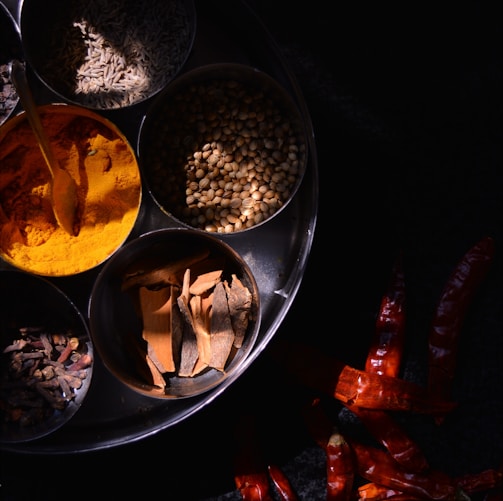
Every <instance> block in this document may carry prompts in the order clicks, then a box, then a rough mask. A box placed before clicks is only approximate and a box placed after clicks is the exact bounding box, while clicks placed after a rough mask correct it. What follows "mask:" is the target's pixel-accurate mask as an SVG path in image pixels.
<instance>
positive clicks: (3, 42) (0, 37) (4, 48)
mask: <svg viewBox="0 0 503 501" xmlns="http://www.w3.org/2000/svg"><path fill="white" fill-rule="evenodd" d="M13 59H22V47H21V35H20V33H19V28H18V26H17V23H16V21H15V20H14V18H13V17H12V15H11V13H10V12H9V11H8V10H7V7H5V6H4V5H3V4H2V3H1V2H0V125H2V124H3V123H4V122H5V121H6V120H7V119H8V118H9V117H10V116H11V115H12V114H13V112H14V109H15V108H16V106H17V104H18V102H19V97H18V95H17V92H16V89H15V88H14V85H13V83H12V81H11V79H10V71H9V63H10V62H11V61H12V60H13Z"/></svg>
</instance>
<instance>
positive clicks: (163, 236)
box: [88, 228, 262, 400]
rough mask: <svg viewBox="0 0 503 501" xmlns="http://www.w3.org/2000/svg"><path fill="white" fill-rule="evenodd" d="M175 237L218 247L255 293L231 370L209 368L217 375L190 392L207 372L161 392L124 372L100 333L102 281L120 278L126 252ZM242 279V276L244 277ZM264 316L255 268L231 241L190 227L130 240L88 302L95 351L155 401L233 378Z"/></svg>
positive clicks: (129, 383) (109, 367) (208, 388)
mask: <svg viewBox="0 0 503 501" xmlns="http://www.w3.org/2000/svg"><path fill="white" fill-rule="evenodd" d="M173 236H174V237H175V238H179V239H180V241H181V242H182V243H183V242H186V239H187V238H188V239H190V240H191V242H190V243H192V244H194V243H195V242H196V241H197V240H201V243H202V244H204V242H208V243H209V244H210V245H211V246H212V249H214V250H216V251H217V252H218V253H223V254H224V255H225V257H227V258H229V259H231V260H232V264H233V266H234V267H236V266H237V267H239V268H240V269H241V270H242V272H243V273H242V274H243V276H245V277H246V282H249V287H250V288H251V290H250V292H251V293H252V314H251V315H252V316H251V317H250V318H251V319H252V321H251V322H250V324H251V326H250V325H249V326H248V330H247V333H246V336H245V342H244V343H243V347H242V348H241V349H239V350H238V353H239V358H236V357H235V358H234V359H233V360H232V361H231V365H230V367H229V370H226V371H225V372H223V373H221V372H219V371H217V370H216V369H210V371H208V372H207V373H206V374H210V376H211V375H216V376H217V378H213V379H211V377H210V376H207V379H210V382H209V383H208V384H206V385H202V386H203V387H202V388H197V389H196V390H194V391H193V392H191V393H189V394H186V393H181V391H182V390H181V388H183V386H184V383H186V382H187V383H188V382H190V381H196V383H195V384H194V385H193V386H197V382H198V381H205V382H206V379H203V378H204V375H197V376H194V377H179V376H174V377H173V379H172V381H174V385H173V387H172V388H171V390H170V388H169V387H167V388H166V391H165V392H162V391H159V390H158V389H156V388H155V387H154V386H153V385H149V384H147V383H142V382H140V381H139V378H138V377H136V378H135V377H133V376H131V375H130V373H127V372H126V371H125V369H124V367H123V366H122V367H120V363H119V362H117V358H111V357H109V354H110V353H111V351H110V350H109V349H107V345H109V344H111V343H107V342H105V341H104V340H103V339H102V337H101V335H100V332H101V328H102V325H101V324H100V323H99V321H98V313H99V310H100V309H101V308H102V307H103V301H102V298H103V297H104V295H105V294H104V293H103V290H104V287H103V284H104V282H105V281H106V280H108V279H109V278H111V277H115V279H117V275H118V274H120V271H123V270H124V268H125V264H124V263H121V261H123V260H124V259H125V255H126V253H129V252H131V251H133V252H134V251H136V252H137V255H136V256H135V257H138V255H143V253H144V252H148V248H147V245H151V244H155V243H160V244H164V245H171V242H172V237H173ZM240 278H241V279H242V277H240ZM116 286H117V284H116ZM112 289H113V287H111V286H109V287H108V288H107V289H106V296H107V297H108V298H110V296H111V294H110V291H111V290H112ZM113 290H114V292H116V290H115V289H113ZM107 312H108V313H107V315H108V317H111V316H112V314H113V312H112V311H110V308H107ZM261 317H262V314H261V300H260V291H259V288H258V285H257V281H256V279H255V276H254V274H253V271H252V269H251V267H250V266H249V265H248V264H247V263H246V261H245V260H244V258H243V257H242V256H241V255H240V254H239V253H238V252H237V251H236V250H235V249H234V248H233V247H232V246H231V245H230V244H228V243H227V242H225V241H223V240H221V239H220V238H218V237H217V236H215V235H213V234H211V233H203V232H201V231H197V230H194V229H191V228H161V229H155V230H151V231H148V232H145V233H143V234H141V235H140V236H138V237H137V238H135V239H134V240H131V241H130V242H128V243H127V244H126V245H124V246H123V247H122V248H121V249H120V250H119V252H117V253H116V254H114V255H113V256H112V258H111V259H110V260H108V261H107V263H106V264H105V266H104V267H103V268H102V269H101V270H100V272H99V274H98V277H97V278H96V280H95V282H94V285H93V287H92V290H91V294H90V296H89V301H88V318H89V328H90V333H91V338H92V339H93V346H94V348H95V352H96V353H97V354H98V356H99V357H100V359H101V361H102V362H103V365H104V366H105V367H106V368H107V370H108V371H109V372H110V374H111V375H112V376H113V377H114V378H115V379H116V380H117V381H119V382H120V383H121V384H123V385H125V386H126V387H128V388H130V389H131V390H133V391H134V392H136V393H138V394H140V395H143V396H145V397H148V398H153V399H155V400H174V399H176V400H182V399H190V398H196V397H200V396H201V395H203V394H207V393H208V392H210V391H211V390H214V389H215V388H216V387H218V386H220V385H221V384H222V383H223V382H224V381H225V380H226V379H228V378H231V377H232V378H234V377H235V376H236V372H237V371H239V370H240V368H241V367H242V366H246V365H247V364H246V360H247V359H248V357H249V356H250V354H251V352H252V351H253V349H254V347H255V346H256V344H257V340H258V335H259V331H260V326H261V320H262V318H261ZM138 321H139V320H138ZM107 332H111V330H110V329H107ZM113 353H116V352H115V350H114V351H113ZM187 385H188V384H187Z"/></svg>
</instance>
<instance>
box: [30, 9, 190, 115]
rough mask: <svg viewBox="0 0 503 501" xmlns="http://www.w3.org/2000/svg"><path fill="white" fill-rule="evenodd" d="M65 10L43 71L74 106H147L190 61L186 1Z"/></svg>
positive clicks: (51, 83) (41, 68) (41, 65)
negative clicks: (148, 99)
mask: <svg viewBox="0 0 503 501" xmlns="http://www.w3.org/2000/svg"><path fill="white" fill-rule="evenodd" d="M65 4H66V5H65V9H62V12H61V13H60V15H59V17H58V18H57V22H56V23H55V25H54V26H53V27H52V29H51V34H52V37H51V39H50V43H49V45H48V47H47V48H46V51H45V52H44V51H42V52H40V53H41V57H44V55H45V57H46V58H45V59H43V60H42V61H41V62H40V65H39V67H38V70H39V72H40V74H41V75H42V77H43V78H44V79H45V81H46V82H48V83H49V85H50V86H52V88H54V89H56V90H57V91H58V92H60V93H61V94H62V95H64V96H65V97H67V98H69V99H71V100H72V101H74V102H78V103H80V104H83V105H84V106H89V107H91V108H97V109H117V108H120V107H123V106H130V105H133V104H135V103H138V102H140V101H143V100H145V99H147V98H148V97H150V96H152V95H153V94H154V93H156V92H157V91H159V90H160V89H161V88H162V87H163V86H164V85H166V84H167V83H168V82H169V81H170V80H171V79H172V78H173V77H174V76H175V75H176V73H177V72H178V71H179V70H180V68H181V67H182V65H183V63H184V62H185V60H186V58H187V57H188V55H189V51H190V49H191V43H192V38H193V20H192V19H191V17H190V16H191V14H192V12H189V11H188V9H187V6H186V5H185V3H184V1H182V0H150V1H149V2H137V1H135V0H87V1H86V2H80V1H76V0H71V1H70V0H68V1H66V2H65ZM37 41H38V40H37ZM34 43H36V42H34Z"/></svg>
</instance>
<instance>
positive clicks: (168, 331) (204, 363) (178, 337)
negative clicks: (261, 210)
mask: <svg viewBox="0 0 503 501" xmlns="http://www.w3.org/2000/svg"><path fill="white" fill-rule="evenodd" d="M162 259H163V262H162V263H160V262H155V260H154V261H153V262H150V263H134V264H132V265H131V267H130V268H128V269H127V270H126V271H125V273H124V276H123V280H122V289H123V290H125V291H128V293H129V294H130V295H131V297H132V300H133V303H134V304H135V305H138V314H139V316H140V319H141V322H142V333H141V339H139V338H137V336H135V335H131V336H130V339H129V341H128V344H129V345H130V346H131V352H132V353H133V357H134V359H135V360H136V361H137V366H138V369H139V372H140V373H141V374H143V375H144V379H146V380H147V381H148V382H150V383H151V384H153V385H154V386H157V387H159V388H160V389H161V390H163V389H164V388H165V387H166V382H167V380H165V379H164V377H163V376H166V378H169V377H171V376H179V377H193V376H197V375H198V374H200V373H202V372H203V371H205V370H206V369H209V368H213V369H216V370H218V371H220V372H225V370H226V365H227V363H228V361H230V360H232V358H233V355H234V354H235V353H236V350H238V349H239V348H241V346H242V343H243V339H244V337H245V334H246V331H247V328H248V323H249V319H250V316H251V314H252V293H251V292H250V290H249V289H248V288H247V287H246V286H245V285H244V284H243V283H242V281H241V280H240V279H239V277H238V276H237V275H236V273H234V272H232V271H230V272H229V269H228V268H227V270H226V262H225V259H224V258H221V257H220V256H215V255H214V254H211V253H210V251H209V249H207V248H204V247H198V248H197V249H192V250H189V249H188V248H187V249H185V251H184V252H183V253H182V256H181V257H179V258H177V257H175V256H171V257H169V256H163V258H162ZM227 264H228V263H227ZM145 364H146V365H147V366H148V371H146V370H145V369H146V367H145Z"/></svg>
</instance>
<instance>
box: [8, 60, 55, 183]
mask: <svg viewBox="0 0 503 501" xmlns="http://www.w3.org/2000/svg"><path fill="white" fill-rule="evenodd" d="M10 76H11V79H12V82H13V83H14V86H15V88H16V92H17V94H18V96H19V100H20V101H21V104H22V105H23V108H24V110H25V112H26V116H27V117H28V121H29V122H30V125H31V127H32V129H33V132H34V133H35V135H36V136H37V140H38V144H39V146H40V149H41V151H42V155H43V156H44V159H45V162H46V164H47V167H48V168H49V170H50V171H51V174H52V176H53V177H54V168H55V167H58V164H57V162H56V158H55V157H54V155H53V153H52V150H51V148H50V146H49V139H48V138H47V135H46V133H45V131H44V128H43V127H42V122H41V121H40V116H39V114H38V111H37V105H36V103H35V100H34V99H33V95H32V93H31V90H30V86H29V85H28V79H27V78H26V69H25V65H24V63H22V62H21V61H18V60H17V59H15V60H13V61H12V62H11V68H10Z"/></svg>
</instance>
